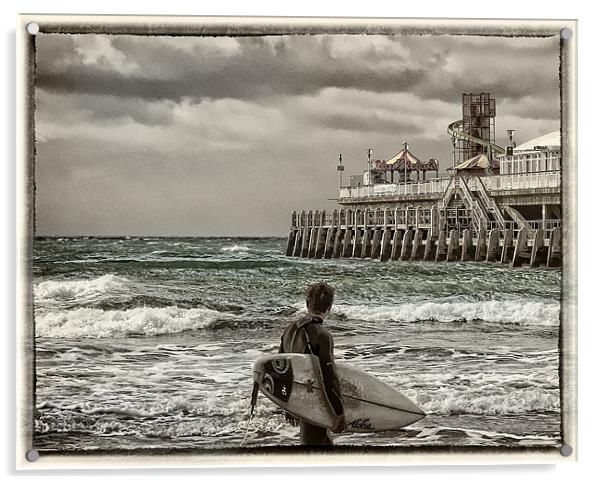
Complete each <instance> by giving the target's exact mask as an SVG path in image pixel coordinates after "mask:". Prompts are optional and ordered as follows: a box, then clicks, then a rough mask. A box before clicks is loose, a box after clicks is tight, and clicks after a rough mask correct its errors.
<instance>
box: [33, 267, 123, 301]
mask: <svg viewBox="0 0 602 484" xmlns="http://www.w3.org/2000/svg"><path fill="white" fill-rule="evenodd" d="M128 283H129V281H128V280H127V279H126V278H124V277H119V276H115V275H113V274H105V275H103V276H100V277H97V278H95V279H77V280H62V281H57V280H48V281H43V282H40V283H38V284H36V285H35V286H34V288H33V292H34V298H35V300H36V302H38V303H40V302H42V303H43V302H49V301H70V300H79V299H89V298H94V297H98V296H102V295H106V294H114V293H116V292H119V291H122V290H123V289H124V288H125V287H126V286H127V285H128Z"/></svg>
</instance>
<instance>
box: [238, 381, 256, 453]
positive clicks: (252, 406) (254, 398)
mask: <svg viewBox="0 0 602 484" xmlns="http://www.w3.org/2000/svg"><path fill="white" fill-rule="evenodd" d="M258 393H259V383H257V382H256V383H253V390H252V391H251V409H250V412H249V421H248V422H247V430H246V431H245V435H244V437H243V438H242V441H241V442H240V444H239V445H238V448H240V447H242V446H243V445H244V443H245V440H247V435H249V429H250V428H251V419H252V418H253V412H254V411H255V405H257V394H258Z"/></svg>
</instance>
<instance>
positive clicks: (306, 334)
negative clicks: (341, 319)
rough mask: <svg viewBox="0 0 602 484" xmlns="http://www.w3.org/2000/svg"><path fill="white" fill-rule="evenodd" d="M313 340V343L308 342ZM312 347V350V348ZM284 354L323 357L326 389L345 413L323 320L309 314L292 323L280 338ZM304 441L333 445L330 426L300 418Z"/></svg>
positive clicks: (338, 410) (337, 410)
mask: <svg viewBox="0 0 602 484" xmlns="http://www.w3.org/2000/svg"><path fill="white" fill-rule="evenodd" d="M308 342H309V344H308ZM310 348H311V349H310ZM279 352H280V353H305V354H313V355H315V356H317V357H318V358H319V360H320V369H321V370H322V378H323V379H324V389H325V391H326V396H327V398H328V401H329V403H330V405H331V406H332V410H333V412H334V413H335V414H336V415H342V414H343V413H344V409H343V401H342V399H341V388H340V384H339V378H338V376H337V373H336V368H335V366H334V358H333V344H332V336H331V335H330V332H329V331H328V330H327V329H326V328H325V327H324V326H323V325H322V319H321V318H319V317H317V316H313V317H312V316H310V315H306V316H304V317H303V318H301V319H300V320H298V321H295V322H293V323H291V324H289V325H288V326H287V327H286V329H285V330H284V333H283V335H282V338H281V339H280V350H279ZM300 427H301V443H302V444H305V445H332V438H331V437H330V435H329V434H328V429H326V428H324V427H317V426H315V425H312V424H310V423H307V422H304V421H302V420H301V421H300Z"/></svg>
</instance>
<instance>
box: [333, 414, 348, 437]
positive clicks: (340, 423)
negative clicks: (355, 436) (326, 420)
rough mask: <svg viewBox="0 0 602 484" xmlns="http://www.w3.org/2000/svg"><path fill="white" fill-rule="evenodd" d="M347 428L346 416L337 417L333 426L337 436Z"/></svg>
mask: <svg viewBox="0 0 602 484" xmlns="http://www.w3.org/2000/svg"><path fill="white" fill-rule="evenodd" d="M346 426H347V423H346V422H345V415H344V414H343V415H337V416H336V417H335V419H334V424H333V426H332V431H333V432H334V433H335V434H340V433H341V432H342V431H343V430H345V427H346Z"/></svg>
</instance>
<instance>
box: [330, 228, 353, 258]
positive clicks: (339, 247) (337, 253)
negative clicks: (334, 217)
mask: <svg viewBox="0 0 602 484" xmlns="http://www.w3.org/2000/svg"><path fill="white" fill-rule="evenodd" d="M347 232H349V229H341V228H338V229H335V232H334V240H333V242H332V258H333V259H338V258H340V257H341V255H342V254H343V236H344V235H345V234H346V233H347Z"/></svg>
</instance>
